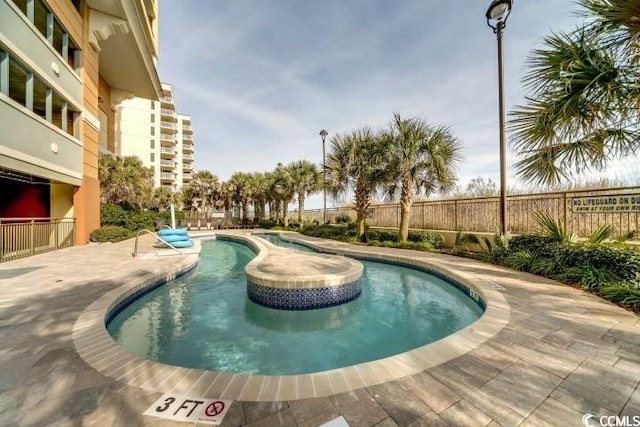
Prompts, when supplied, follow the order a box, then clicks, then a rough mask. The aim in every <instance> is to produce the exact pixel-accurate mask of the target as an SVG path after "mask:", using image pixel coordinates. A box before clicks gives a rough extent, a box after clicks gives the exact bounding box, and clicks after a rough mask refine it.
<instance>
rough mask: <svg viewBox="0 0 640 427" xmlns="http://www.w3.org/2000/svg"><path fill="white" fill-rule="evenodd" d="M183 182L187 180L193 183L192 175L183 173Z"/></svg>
mask: <svg viewBox="0 0 640 427" xmlns="http://www.w3.org/2000/svg"><path fill="white" fill-rule="evenodd" d="M182 180H183V181H184V180H187V181H191V174H190V173H183V174H182Z"/></svg>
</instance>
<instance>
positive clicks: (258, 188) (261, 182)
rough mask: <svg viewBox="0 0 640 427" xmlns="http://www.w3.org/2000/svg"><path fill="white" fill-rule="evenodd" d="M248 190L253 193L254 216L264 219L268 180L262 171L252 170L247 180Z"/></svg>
mask: <svg viewBox="0 0 640 427" xmlns="http://www.w3.org/2000/svg"><path fill="white" fill-rule="evenodd" d="M249 186H250V191H251V194H252V195H253V209H254V211H255V212H254V215H255V218H257V219H258V220H261V219H264V216H265V204H266V203H267V197H268V195H267V191H268V180H267V177H266V175H265V174H264V173H262V172H254V173H253V174H251V179H250V181H249Z"/></svg>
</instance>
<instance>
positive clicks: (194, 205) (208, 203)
mask: <svg viewBox="0 0 640 427" xmlns="http://www.w3.org/2000/svg"><path fill="white" fill-rule="evenodd" d="M219 186H220V183H219V181H218V177H217V176H216V175H214V174H212V173H211V172H209V171H208V170H201V171H198V172H196V173H194V174H193V178H192V180H191V184H190V185H189V186H188V187H186V188H185V191H184V204H185V205H186V206H188V207H189V208H191V209H200V210H202V211H204V212H207V211H208V210H209V209H210V208H211V207H213V206H214V203H215V201H216V198H217V195H218V192H219Z"/></svg>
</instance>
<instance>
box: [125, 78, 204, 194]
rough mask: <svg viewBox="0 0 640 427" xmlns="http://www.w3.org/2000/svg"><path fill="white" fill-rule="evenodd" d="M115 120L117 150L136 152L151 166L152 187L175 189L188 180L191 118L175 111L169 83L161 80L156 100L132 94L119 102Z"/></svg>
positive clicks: (189, 176)
mask: <svg viewBox="0 0 640 427" xmlns="http://www.w3.org/2000/svg"><path fill="white" fill-rule="evenodd" d="M116 123H117V125H116V127H117V129H116V141H117V148H116V152H117V154H118V155H120V156H137V157H138V158H140V159H141V160H142V163H143V164H144V165H145V166H147V167H151V168H152V169H153V182H154V186H155V187H160V186H164V187H167V188H169V189H171V190H172V191H176V190H178V189H180V188H182V187H183V186H184V185H186V184H189V183H190V182H191V173H192V171H193V151H194V150H193V130H192V128H191V118H190V117H189V116H185V115H182V114H178V113H177V112H176V104H175V101H174V98H173V91H172V89H171V86H170V85H168V84H166V83H162V96H161V97H160V100H159V101H154V100H149V99H146V98H133V99H129V100H126V101H124V102H122V103H121V104H120V105H119V106H118V108H117V113H116Z"/></svg>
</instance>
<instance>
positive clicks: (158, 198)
mask: <svg viewBox="0 0 640 427" xmlns="http://www.w3.org/2000/svg"><path fill="white" fill-rule="evenodd" d="M173 201H174V193H173V191H171V189H170V188H168V187H165V186H160V187H156V188H154V189H153V193H152V194H151V206H152V207H153V208H156V209H158V210H159V211H160V212H162V211H164V210H166V209H167V206H169V205H171V203H173Z"/></svg>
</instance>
